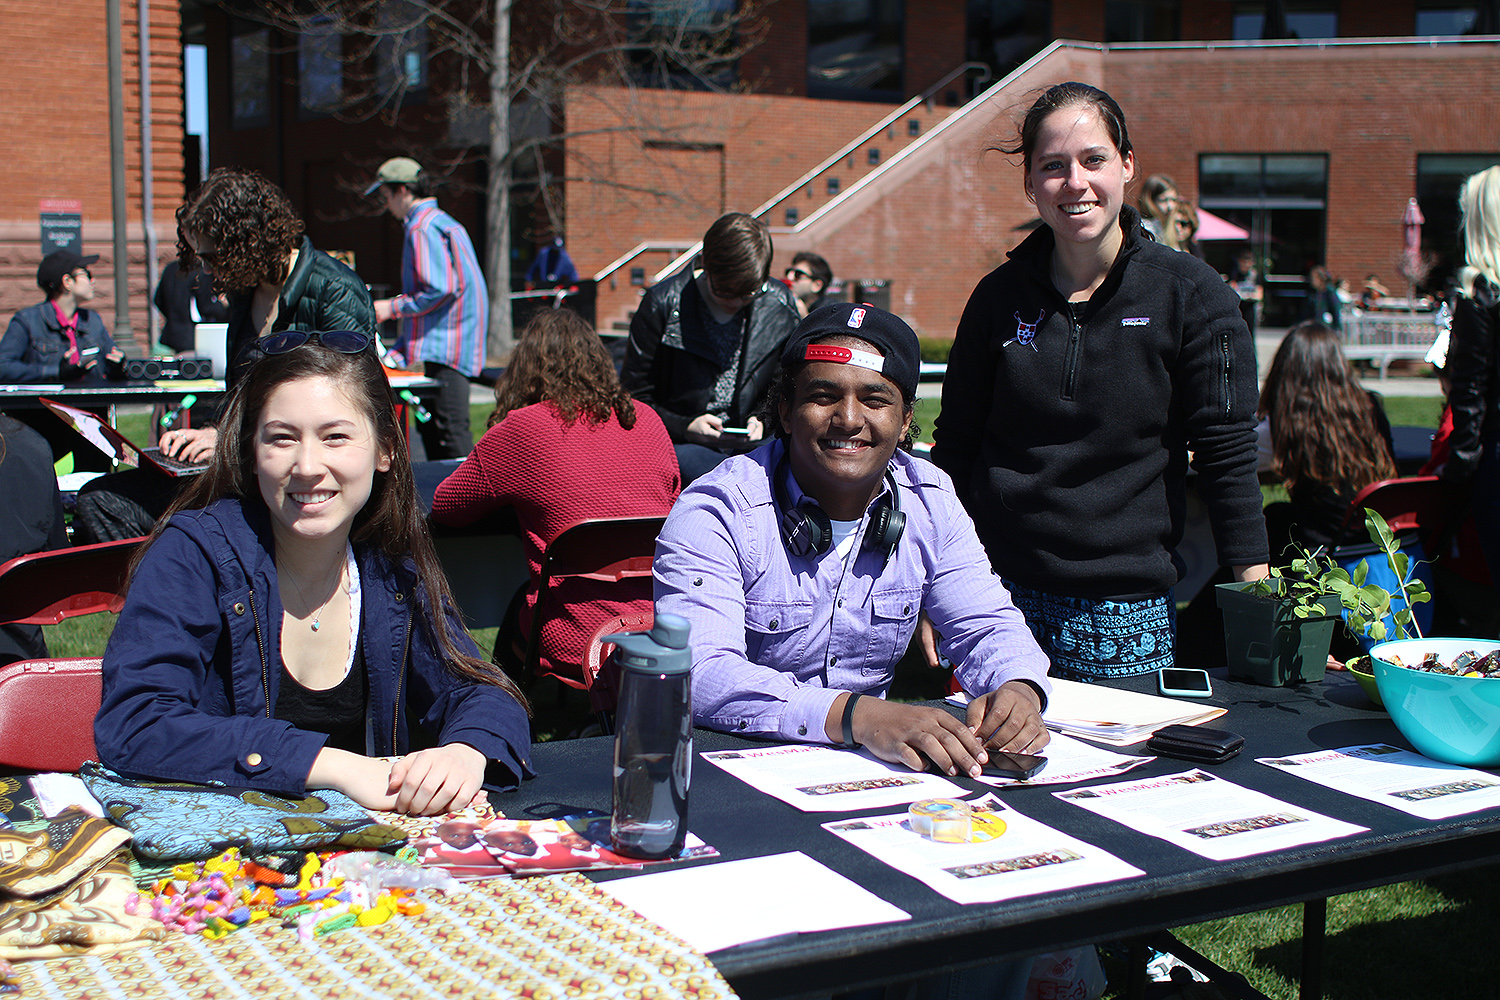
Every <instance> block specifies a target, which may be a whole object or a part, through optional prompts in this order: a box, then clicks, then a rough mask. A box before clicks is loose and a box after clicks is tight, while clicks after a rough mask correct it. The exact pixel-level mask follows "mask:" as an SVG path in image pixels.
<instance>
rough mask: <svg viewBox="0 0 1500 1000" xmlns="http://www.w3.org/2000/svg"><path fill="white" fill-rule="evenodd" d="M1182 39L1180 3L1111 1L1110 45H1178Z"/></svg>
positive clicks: (1106, 11)
mask: <svg viewBox="0 0 1500 1000" xmlns="http://www.w3.org/2000/svg"><path fill="white" fill-rule="evenodd" d="M1181 37H1182V4H1181V3H1180V0H1107V2H1106V3H1105V5H1104V40H1105V41H1106V42H1175V41H1177V40H1178V39H1180V38H1181Z"/></svg>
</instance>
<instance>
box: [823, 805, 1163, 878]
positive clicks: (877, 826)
mask: <svg viewBox="0 0 1500 1000" xmlns="http://www.w3.org/2000/svg"><path fill="white" fill-rule="evenodd" d="M969 806H970V809H971V811H972V815H973V819H974V823H973V825H974V832H973V833H972V834H970V839H969V841H968V842H967V843H962V844H947V843H939V842H937V841H934V840H929V839H927V838H926V837H923V836H921V835H920V834H918V833H916V832H915V831H913V830H912V827H911V822H910V820H909V819H908V818H907V814H906V813H904V812H903V813H893V814H891V815H889V816H869V817H863V818H860V819H845V820H838V821H836V822H833V823H824V824H823V829H825V830H827V831H828V832H829V833H832V834H835V835H836V836H839V837H842V838H843V839H845V840H847V841H849V843H851V844H853V845H854V846H855V847H858V848H859V849H860V850H862V851H865V852H866V853H868V854H870V855H872V856H873V857H875V858H878V859H879V860H881V861H883V862H885V863H886V864H888V865H890V866H891V867H892V868H895V869H896V870H897V871H900V872H904V873H905V874H907V875H910V876H911V877H912V878H914V879H916V880H917V881H919V882H922V883H923V884H924V885H927V886H928V887H930V888H931V889H932V890H933V891H934V892H938V893H941V894H942V895H944V896H946V897H948V898H949V899H951V900H953V901H954V902H955V903H995V902H999V901H1000V900H1003V899H1016V898H1018V897H1020V896H1034V895H1036V894H1038V893H1043V892H1058V891H1061V890H1063V889H1073V888H1077V887H1078V886H1081V885H1094V884H1097V883H1099V882H1113V881H1115V880H1117V879H1122V878H1135V877H1136V876H1139V875H1143V874H1145V873H1144V872H1142V871H1141V870H1140V869H1139V868H1136V867H1134V866H1133V865H1128V864H1126V863H1125V862H1123V861H1121V860H1120V859H1119V858H1117V857H1115V856H1114V855H1113V854H1110V853H1108V852H1107V851H1103V850H1100V849H1099V848H1097V847H1095V846H1093V845H1092V844H1087V843H1084V842H1083V841H1081V840H1079V839H1077V838H1076V837H1070V836H1068V835H1067V834H1066V833H1062V832H1061V831H1058V830H1054V829H1052V828H1051V827H1050V826H1047V825H1046V824H1044V823H1039V822H1037V821H1036V820H1034V819H1032V818H1030V817H1029V816H1025V815H1023V814H1021V813H1019V812H1017V811H1016V810H1015V809H1013V808H1011V807H1009V806H1007V805H1004V804H1003V803H1001V802H1000V800H999V798H998V797H997V796H996V795H995V794H994V793H987V794H986V795H984V796H983V797H982V798H980V799H977V800H975V801H974V802H971V803H970V804H969Z"/></svg>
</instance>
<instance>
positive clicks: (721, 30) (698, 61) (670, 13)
mask: <svg viewBox="0 0 1500 1000" xmlns="http://www.w3.org/2000/svg"><path fill="white" fill-rule="evenodd" d="M626 9H627V14H626V26H627V29H628V31H629V34H630V41H631V44H632V46H633V47H632V49H631V53H630V59H631V64H632V75H633V76H634V78H635V81H636V83H638V84H640V85H641V86H645V87H661V88H665V89H672V90H706V89H716V88H722V87H728V86H730V85H732V84H733V83H734V82H735V80H736V78H737V75H738V74H737V70H736V67H735V65H734V61H733V60H732V59H731V58H730V56H731V53H732V52H733V49H734V46H735V44H736V41H737V35H736V32H735V13H736V11H737V9H738V8H737V3H736V0H629V4H628V6H627V8H626Z"/></svg>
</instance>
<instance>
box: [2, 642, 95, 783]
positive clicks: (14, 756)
mask: <svg viewBox="0 0 1500 1000" xmlns="http://www.w3.org/2000/svg"><path fill="white" fill-rule="evenodd" d="M101 664H102V661H101V660H98V659H76V660H22V661H20V662H18V663H10V664H7V665H5V666H3V667H0V765H4V766H6V767H14V768H19V769H21V770H23V771H77V770H78V767H79V765H80V764H82V763H83V762H84V761H86V760H98V757H97V756H96V751H95V749H94V716H95V715H97V714H98V712H99V699H100V697H101V696H102V691H103V683H104V681H103V676H104V675H103V673H102V672H101V669H100V668H101Z"/></svg>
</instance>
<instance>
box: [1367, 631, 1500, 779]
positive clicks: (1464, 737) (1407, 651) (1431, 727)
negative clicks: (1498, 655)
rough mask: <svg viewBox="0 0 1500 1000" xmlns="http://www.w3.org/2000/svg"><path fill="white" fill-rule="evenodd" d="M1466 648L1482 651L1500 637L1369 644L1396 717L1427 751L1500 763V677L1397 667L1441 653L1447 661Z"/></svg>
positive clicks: (1383, 695)
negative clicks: (1394, 659)
mask: <svg viewBox="0 0 1500 1000" xmlns="http://www.w3.org/2000/svg"><path fill="white" fill-rule="evenodd" d="M1466 649H1472V650H1474V651H1475V652H1476V653H1478V654H1480V655H1483V654H1484V653H1487V652H1489V651H1490V650H1492V649H1500V643H1497V642H1493V641H1484V640H1480V639H1401V640H1399V641H1396V642H1382V643H1380V644H1379V645H1377V646H1375V647H1374V648H1373V649H1371V650H1370V658H1371V661H1372V663H1373V665H1374V667H1375V686H1376V688H1377V689H1379V691H1380V699H1381V701H1383V702H1385V710H1386V711H1387V712H1389V713H1390V715H1391V721H1392V722H1394V723H1395V724H1396V728H1397V729H1399V730H1401V735H1402V736H1405V737H1406V738H1407V739H1408V740H1409V741H1411V745H1412V746H1414V747H1416V748H1417V752H1418V753H1420V754H1422V755H1423V756H1424V757H1431V758H1432V759H1433V760H1440V761H1442V762H1444V763H1445V764H1462V765H1464V766H1466V767H1494V766H1495V765H1497V764H1500V678H1485V677H1452V676H1449V675H1447V674H1434V673H1429V672H1428V671H1426V670H1412V669H1410V668H1408V667H1398V666H1396V665H1395V664H1394V663H1392V662H1391V661H1390V660H1388V659H1387V658H1386V657H1388V656H1389V655H1391V654H1392V653H1394V654H1395V655H1397V656H1399V657H1400V658H1401V662H1403V663H1420V662H1421V661H1422V657H1423V656H1425V655H1426V654H1428V653H1436V654H1437V655H1438V657H1439V658H1440V659H1441V660H1442V661H1443V662H1444V663H1448V662H1450V661H1452V659H1453V658H1454V657H1455V656H1457V655H1458V654H1459V653H1462V652H1463V651H1464V650H1466Z"/></svg>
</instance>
